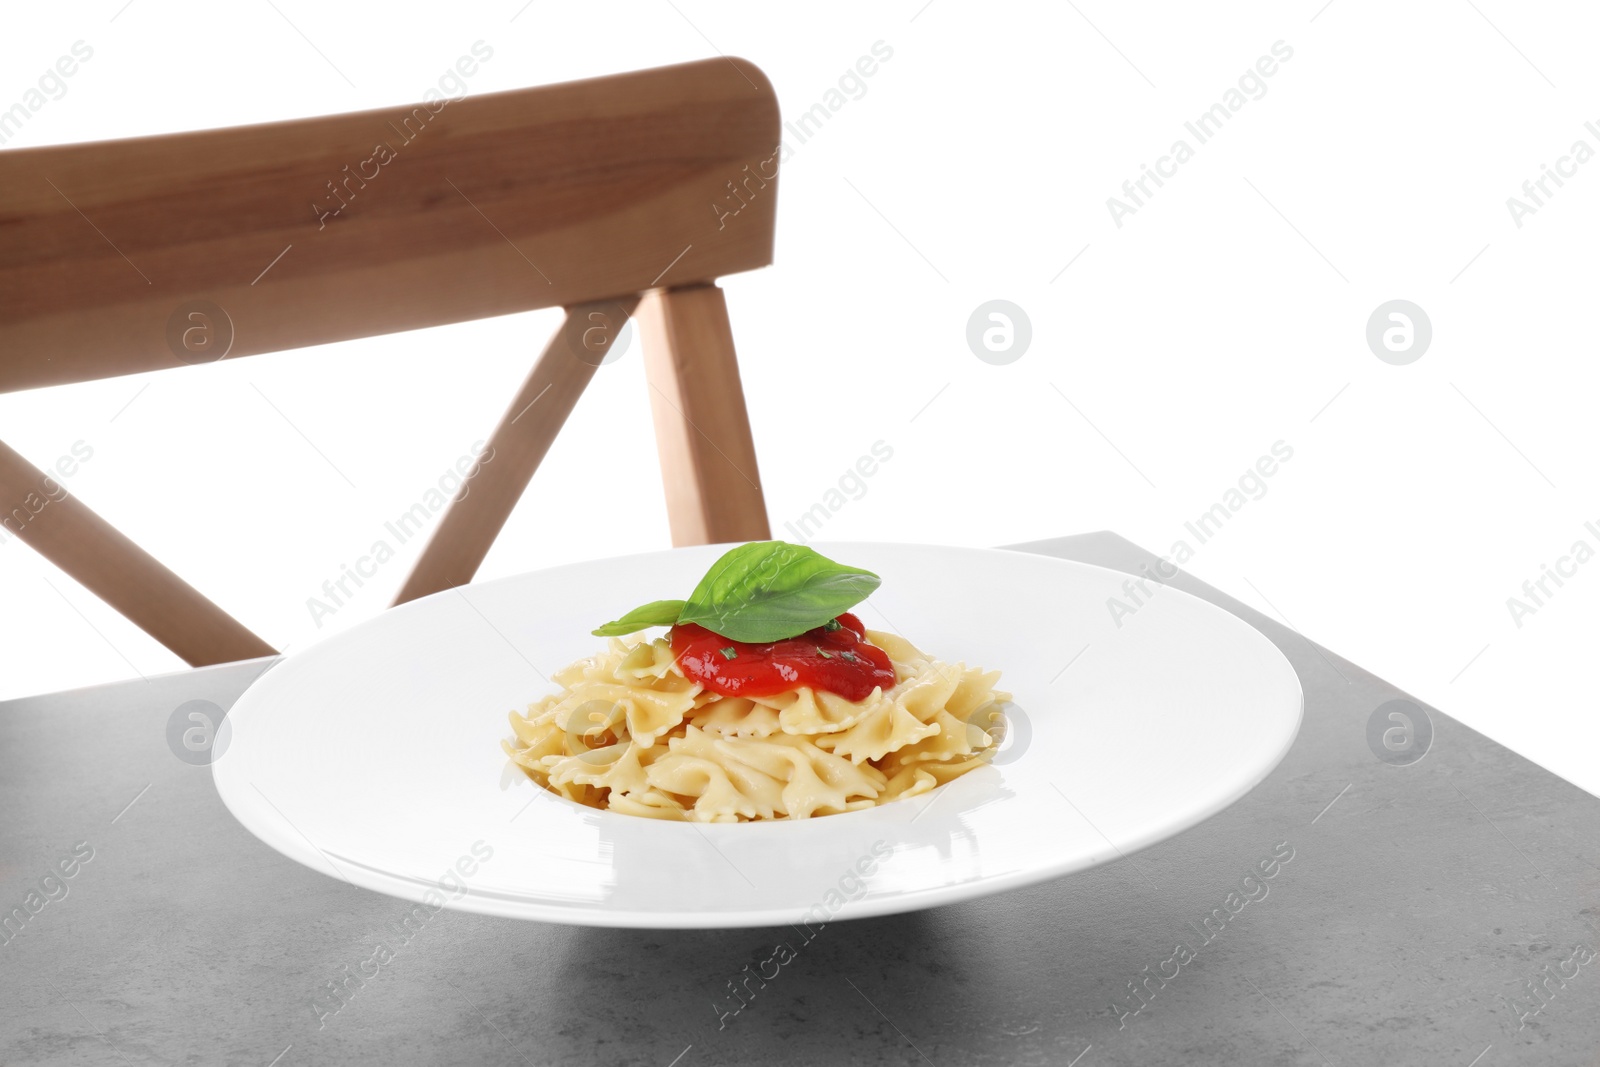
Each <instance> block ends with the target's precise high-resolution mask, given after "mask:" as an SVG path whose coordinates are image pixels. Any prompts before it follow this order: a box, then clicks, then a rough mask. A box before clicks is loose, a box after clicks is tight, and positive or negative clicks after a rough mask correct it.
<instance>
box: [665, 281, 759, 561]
mask: <svg viewBox="0 0 1600 1067" xmlns="http://www.w3.org/2000/svg"><path fill="white" fill-rule="evenodd" d="M639 323H640V327H641V329H640V332H641V334H642V335H643V340H644V360H645V374H646V377H647V378H648V380H649V387H650V409H651V413H652V414H653V415H654V417H655V426H656V447H657V450H658V451H659V452H660V457H661V477H662V481H663V482H664V483H665V484H666V490H667V517H668V519H669V520H670V522H671V527H672V543H673V544H674V545H703V544H715V543H718V542H723V541H765V540H768V539H769V538H771V536H772V532H771V528H770V527H769V526H768V524H767V505H766V500H765V498H764V497H763V495H762V492H761V475H760V472H759V471H758V470H757V468H756V450H755V443H754V441H753V440H752V439H751V436H750V418H749V414H748V412H747V411H746V409H745V403H744V387H743V386H742V385H741V384H740V381H739V364H738V361H737V358H736V357H735V354H734V348H733V329H732V327H731V325H730V324H729V322H728V305H727V302H726V300H725V298H724V297H723V293H722V290H721V289H719V288H718V287H717V286H715V285H698V286H693V287H690V288H684V289H666V290H657V291H654V292H651V293H649V294H647V295H646V296H645V299H644V301H643V303H642V304H641V305H640V307H639Z"/></svg>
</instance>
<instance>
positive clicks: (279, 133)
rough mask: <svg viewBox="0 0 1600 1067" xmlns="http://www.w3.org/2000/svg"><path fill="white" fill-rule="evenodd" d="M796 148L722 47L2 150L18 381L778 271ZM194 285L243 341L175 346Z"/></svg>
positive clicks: (4, 356) (1, 237)
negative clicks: (775, 254) (672, 58)
mask: <svg viewBox="0 0 1600 1067" xmlns="http://www.w3.org/2000/svg"><path fill="white" fill-rule="evenodd" d="M431 108H437V110H430V109H431ZM778 142H779V119H778V107H777V101H776V98H775V96H774V94H773V92H772V88H771V85H770V84H769V83H768V81H767V79H766V77H765V76H764V75H763V74H762V73H761V71H760V70H759V69H758V68H756V67H755V66H753V65H752V64H750V63H747V62H745V61H743V60H738V59H714V60H707V61H704V62H698V63H688V64H684V65H681V66H677V67H664V68H659V69H655V70H647V71H640V72H636V73H630V74H621V75H616V76H612V77H606V78H599V79H594V80H590V81H582V82H570V83H565V84H561V85H552V86H546V87H540V88H534V89H524V90H517V91H513V92H505V93H497V94H492V95H483V96H474V97H467V98H465V99H461V100H456V101H451V102H447V103H443V104H442V106H441V105H440V102H434V103H433V104H430V105H418V106H417V107H415V108H410V107H396V108H388V109H383V110H379V111H369V112H363V113H359V114H349V115H337V116H332V117H326V118H315V119H305V120H297V121H293V122H281V123H271V124H266V125H258V126H248V127H238V128H232V129H222V130H211V131H203V132H196V133H182V134H173V135H165V136H159V137H145V138H136V139H130V140H122V141H110V142H102V143H96V144H77V145H63V146H57V147H43V148H24V149H18V150H13V151H6V152H0V391H9V390H17V389H28V388H34V387H38V386H44V385H54V384H60V383H64V382H73V381H85V380H89V379H94V378H103V377H110V376H114V375H120V374H131V373H135V372H139V371H148V370H154V369H159V368H165V367H176V366H180V365H182V364H184V363H192V362H197V361H201V360H205V359H211V358H217V357H218V356H220V355H222V354H223V352H222V350H223V349H224V348H226V349H227V352H226V355H227V358H235V357H238V356H245V355H251V354H254V353H259V352H268V351H275V350H280V349H287V348H296V347H301V346H305V345H314V344H322V343H326V342H331V341H340V340H346V339H350V338H356V337H365V336H371V335H375V334H383V333H391V332H396V331H401V330H410V329H416V328H419V327H426V326H435V325H440V324H444V323H451V322H460V321H465V320H469V319H475V318H482V317H485V316H490V315H503V314H507V313H510V312H516V311H525V310H529V309H533V308H541V307H555V306H571V305H574V304H578V303H583V302H586V301H590V300H598V299H602V298H607V297H613V296H615V295H618V294H625V293H638V292H642V291H644V290H647V289H649V288H652V287H654V286H658V285H674V284H683V283H689V282H696V281H709V280H712V279H715V278H717V277H720V276H722V275H725V274H730V273H735V272H738V271H744V270H750V269H753V268H756V267H761V266H765V265H766V264H768V263H770V262H771V259H772V237H773V223H774V218H775V211H774V209H775V206H776V194H777V188H776V175H777V161H776V154H775V153H776V149H777V145H778ZM380 146H384V147H386V148H387V153H385V152H383V151H380V150H379V147H380ZM336 185H337V186H338V189H337V190H335V188H334V187H335V186H336ZM335 208H337V209H338V210H337V213H334V209H335ZM735 209H737V210H736V211H735ZM196 301H209V302H211V303H212V304H214V305H216V306H217V307H219V308H220V309H221V310H222V312H223V316H222V317H220V318H219V321H218V322H216V323H215V324H214V327H215V328H216V329H217V330H219V331H226V333H228V334H231V344H223V343H221V342H222V341H223V340H226V338H225V337H220V336H219V340H218V342H217V343H214V344H212V345H211V346H210V347H209V349H208V350H205V351H202V352H201V353H197V354H194V355H191V354H189V353H186V352H183V350H182V349H181V348H177V347H174V346H173V344H172V343H171V342H170V341H169V338H168V334H169V324H171V323H176V324H177V325H178V328H179V329H181V328H182V327H183V326H184V325H186V324H187V320H186V319H185V312H186V311H187V310H188V309H190V308H191V307H192V306H196V305H195V302H196ZM197 336H198V335H197ZM180 354H181V355H183V357H184V358H182V359H180V358H179V355H180Z"/></svg>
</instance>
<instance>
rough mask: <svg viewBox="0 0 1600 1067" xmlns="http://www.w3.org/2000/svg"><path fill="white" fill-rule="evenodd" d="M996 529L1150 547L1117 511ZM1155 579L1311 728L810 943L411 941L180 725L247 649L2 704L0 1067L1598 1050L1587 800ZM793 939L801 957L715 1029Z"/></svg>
mask: <svg viewBox="0 0 1600 1067" xmlns="http://www.w3.org/2000/svg"><path fill="white" fill-rule="evenodd" d="M1017 547H1020V548H1023V549H1025V550H1027V551H1032V552H1040V553H1045V554H1048V555H1054V556H1061V557H1066V558H1070V559H1078V560H1084V561H1087V562H1091V563H1097V564H1101V565H1104V566H1109V567H1115V568H1119V569H1122V570H1127V571H1130V572H1137V571H1139V570H1140V569H1141V568H1142V566H1143V565H1145V564H1147V563H1154V562H1155V557H1153V556H1152V555H1151V554H1150V553H1148V552H1145V551H1144V550H1142V549H1140V548H1138V547H1137V546H1135V545H1133V544H1131V543H1130V542H1128V541H1126V540H1124V539H1122V538H1120V537H1118V536H1116V535H1114V534H1110V533H1097V534H1084V535H1079V536H1075V537H1067V538H1061V539H1057V540H1051V541H1043V542H1038V543H1035V544H1029V545H1024V546H1017ZM1169 584H1171V585H1174V586H1177V587H1179V588H1182V589H1186V590H1187V591H1189V592H1191V593H1194V594H1196V595H1197V596H1200V597H1203V598H1205V599H1207V600H1210V601H1212V602H1213V603H1216V604H1219V605H1221V606H1222V607H1223V608H1225V609H1226V610H1228V611H1231V612H1233V613H1234V614H1236V615H1238V616H1240V617H1241V618H1243V619H1245V620H1246V621H1247V622H1249V623H1250V624H1251V625H1253V626H1255V627H1257V628H1258V629H1259V630H1260V631H1261V632H1262V633H1264V634H1266V636H1267V637H1268V638H1270V639H1271V640H1272V641H1273V642H1274V643H1275V644H1277V646H1278V647H1279V648H1281V649H1282V650H1283V652H1284V654H1285V655H1286V656H1287V657H1288V658H1289V660H1290V662H1291V663H1292V664H1293V665H1294V667H1295V670H1296V671H1297V672H1298V673H1299V676H1300V681H1301V685H1302V687H1303V688H1304V690H1305V695H1306V708H1305V719H1304V723H1303V725H1302V726H1301V729H1300V734H1299V736H1298V738H1297V739H1296V740H1295V743H1294V745H1293V747H1292V748H1291V750H1290V751H1289V753H1288V755H1287V756H1286V757H1285V758H1284V760H1283V762H1282V763H1281V764H1280V765H1279V766H1278V767H1277V769H1276V770H1274V771H1273V772H1272V773H1271V774H1270V775H1269V776H1268V777H1267V779H1266V780H1265V781H1264V782H1262V783H1261V785H1259V786H1258V787H1257V788H1256V789H1254V790H1253V791H1251V792H1250V793H1249V794H1247V795H1246V796H1245V797H1243V798H1242V799H1241V800H1239V801H1238V802H1237V803H1235V804H1233V805H1232V806H1231V807H1229V808H1227V809H1226V810H1224V811H1222V812H1220V813H1219V814H1217V815H1215V816H1213V817H1212V818H1210V819H1208V820H1206V821H1205V822H1203V823H1201V824H1200V825H1198V826H1196V827H1194V828H1193V829H1190V830H1188V831H1186V832H1184V833H1182V834H1180V835H1178V836H1177V837H1174V838H1171V839H1169V840H1167V841H1164V842H1162V843H1160V844H1157V845H1155V846H1153V847H1151V848H1148V849H1145V850H1143V851H1141V852H1139V853H1137V854H1136V855H1132V856H1130V857H1126V858H1124V859H1121V860H1118V861H1117V862H1115V863H1111V864H1108V865H1106V866H1103V867H1099V868H1096V869H1094V870H1091V871H1087V872H1082V873H1078V874H1073V875H1069V876H1067V877H1064V878H1060V879H1057V880H1055V881H1051V882H1046V883H1043V884H1040V885H1035V886H1032V887H1030V888H1026V889H1020V890H1015V891H1012V892H1009V893H1005V894H1002V895H999V896H994V897H989V898H985V899H981V900H975V901H970V902H967V903H962V904H956V905H951V906H948V907H941V908H936V909H933V910H930V911H924V912H918V913H913V914H907V915H897V916H893V917H889V918H881V919H863V920H856V921H850V922H838V923H830V924H829V925H828V926H827V927H826V928H825V929H822V930H820V931H818V932H816V934H815V936H814V937H813V938H812V939H811V940H809V941H802V940H801V939H800V938H799V937H798V936H797V933H796V931H795V930H793V929H790V928H786V927H785V928H774V929H736V930H707V931H650V930H617V929H588V928H581V927H570V926H557V925H547V924H543V923H536V922H521V921H516V920H509V919H496V918H488V917H484V916H478V915H471V914H464V913H457V912H453V911H443V912H439V913H438V914H437V915H435V916H433V917H432V918H431V919H429V920H428V921H427V922H426V923H425V924H423V925H420V926H416V925H413V927H411V928H410V929H409V930H405V931H403V940H402V938H401V936H397V925H396V924H398V923H399V922H400V921H401V920H402V919H403V918H404V917H405V916H406V914H407V913H408V912H409V911H410V907H411V906H410V905H409V904H406V903H403V902H401V901H399V900H395V899H392V898H390V897H386V896H382V895H380V894H377V893H372V892H368V891H366V890H362V889H357V888H354V887H352V886H350V885H347V884H345V883H343V882H340V881H337V880H335V879H333V878H331V877H327V876H325V875H323V874H320V873H318V872H316V871H313V870H310V869H307V868H305V867H302V866H300V865H299V864H296V863H294V862H292V861H290V860H288V859H286V858H284V857H283V856H281V855H279V854H278V853H277V852H275V851H273V850H272V849H270V848H268V847H267V846H266V845H264V844H262V843H261V842H259V841H257V840H256V839H255V838H254V837H253V836H251V835H250V834H249V833H248V832H246V831H245V830H244V829H243V827H241V826H240V825H239V824H238V823H237V822H235V821H234V820H233V818H232V817H231V816H230V815H229V814H228V812H227V811H226V810H225V809H224V807H223V805H222V802H221V800H220V799H219V798H218V796H217V793H216V790H215V789H214V788H213V786H212V782H211V774H210V770H209V768H208V767H206V766H203V765H202V766H196V765H191V764H189V763H186V762H184V761H182V760H180V759H178V758H176V757H175V755H174V752H173V750H172V749H171V748H169V744H168V741H167V729H168V721H169V718H170V717H171V716H172V714H173V711H174V709H175V708H177V707H178V706H179V705H181V704H183V703H185V702H187V701H191V700H206V701H211V702H213V703H214V704H216V705H218V706H219V707H221V708H224V709H225V708H227V707H229V706H231V704H232V702H233V701H234V700H235V699H237V698H238V696H239V695H240V693H242V692H243V691H244V689H245V688H246V687H247V686H248V685H249V683H250V682H251V680H252V679H253V678H255V677H256V676H257V675H258V674H259V673H260V672H261V671H262V670H263V669H264V667H265V666H266V665H267V662H268V661H254V662H249V663H242V664H230V665H227V666H223V667H213V668H206V669H202V670H193V671H186V672H182V673H179V674H173V675H168V676H163V677H157V678H152V679H149V680H147V681H145V680H141V681H132V682H120V683H116V684H113V685H105V686H99V687H95V688H91V689H84V690H78V691H74V692H68V693H60V694H54V695H49V696H42V697H33V698H28V699H25V700H18V701H12V702H9V703H5V704H0V919H9V922H7V923H4V924H0V1063H3V1064H7V1065H18V1064H32V1063H72V1064H102V1063H103V1064H115V1065H123V1067H126V1065H129V1064H253V1065H260V1067H266V1065H269V1064H271V1065H276V1067H297V1065H300V1064H311V1063H328V1064H336V1063H349V1062H382V1063H385V1064H413V1063H415V1064H455V1063H461V1064H509V1065H535V1064H537V1065H543V1064H588V1063H595V1064H639V1065H646V1067H701V1065H705V1064H752V1063H760V1064H846V1063H887V1064H923V1065H930V1064H931V1065H934V1067H955V1065H961V1064H1064V1065H1067V1064H1070V1065H1075V1067H1109V1065H1113V1064H1130V1065H1131V1064H1185V1065H1201V1064H1219V1065H1220V1064H1228V1065H1236V1064H1303V1065H1306V1067H1315V1065H1338V1067H1345V1065H1348V1064H1375V1065H1377V1064H1381V1065H1398V1064H1430V1065H1444V1067H1500V1065H1503V1064H1510V1063H1525V1064H1541V1065H1555V1064H1595V1063H1597V1062H1600V1011H1597V1010H1596V1009H1597V1008H1600V960H1597V959H1596V958H1595V955H1594V952H1593V951H1592V950H1593V949H1594V948H1595V947H1596V946H1600V931H1597V929H1596V907H1597V906H1600V868H1597V867H1596V866H1595V864H1596V863H1600V801H1597V800H1596V798H1595V797H1592V796H1590V795H1589V794H1587V793H1585V792H1583V791H1582V790H1581V789H1579V788H1577V787H1576V786H1573V785H1571V784H1569V783H1567V782H1566V781H1563V780H1562V779H1560V778H1557V777H1556V776H1554V775H1552V774H1550V773H1548V772H1546V771H1544V770H1542V769H1541V768H1539V767H1537V766H1535V765H1534V764H1532V763H1530V762H1528V761H1527V760H1525V759H1523V758H1522V757H1520V756H1518V755H1517V754H1516V753H1514V752H1511V751H1509V750H1508V749H1505V748H1503V747H1501V746H1500V745H1498V744H1495V743H1494V742H1493V741H1490V740H1489V739H1487V738H1485V737H1483V736H1482V735H1480V734H1478V733H1475V732H1474V731H1472V730H1470V729H1468V728H1467V727H1465V726H1462V725H1461V724H1460V723H1458V722H1456V721H1455V720H1453V719H1450V718H1448V717H1447V716H1445V715H1444V714H1442V713H1440V712H1438V711H1436V710H1434V709H1431V708H1425V709H1421V710H1419V709H1418V708H1417V707H1416V706H1415V705H1414V704H1411V705H1408V704H1400V705H1389V702H1390V701H1393V700H1404V699H1406V698H1405V697H1404V694H1402V693H1399V692H1397V691H1396V690H1395V689H1394V688H1393V687H1392V686H1390V685H1387V684H1386V683H1384V682H1383V681H1381V680H1380V679H1378V678H1375V677H1373V676H1372V675H1370V674H1368V673H1366V672H1365V671H1362V670H1361V669H1360V668H1358V667H1356V666H1355V665H1353V664H1351V663H1349V662H1347V661H1345V660H1343V659H1340V658H1339V657H1338V656H1336V655H1334V654H1333V653H1331V652H1329V651H1327V650H1325V649H1322V648H1319V647H1318V646H1316V645H1314V644H1312V643H1311V642H1310V641H1308V640H1307V639H1306V638H1304V637H1301V636H1299V635H1298V634H1296V633H1295V632H1294V631H1292V630H1290V629H1288V628H1287V627H1285V626H1283V625H1281V624H1280V623H1278V622H1276V621H1274V620H1272V619H1269V618H1267V617H1265V616H1263V615H1261V614H1260V613H1258V612H1256V611H1254V610H1252V609H1250V608H1248V607H1246V606H1245V605H1243V604H1241V603H1239V602H1237V601H1235V600H1232V599H1231V598H1229V597H1227V596H1225V595H1223V594H1221V593H1219V592H1217V591H1216V590H1214V589H1212V588H1210V587H1209V586H1206V585H1204V584H1202V583H1200V582H1198V581H1196V580H1194V579H1193V578H1191V577H1189V576H1188V575H1186V574H1181V573H1180V574H1179V575H1178V576H1177V577H1175V578H1173V579H1172V580H1171V582H1170V583H1169ZM1380 709H1382V710H1380ZM1395 711H1398V712H1399V713H1401V714H1403V715H1405V716H1407V718H1406V719H1394V718H1391V717H1390V712H1395ZM1374 722H1375V723H1376V726H1375V727H1374V726H1373V725H1372V724H1373V723H1374ZM1407 722H1409V723H1410V727H1411V733H1410V741H1409V747H1408V742H1407V735H1406V733H1405V730H1406V724H1407ZM1430 727H1431V729H1430ZM1385 730H1389V731H1391V732H1390V733H1389V735H1388V745H1387V747H1386V745H1385V742H1384V739H1383V738H1384V731H1385ZM1430 733H1431V737H1429V735H1430ZM1424 741H1426V745H1427V748H1426V754H1425V756H1423V758H1421V759H1419V760H1414V761H1412V760H1413V758H1414V757H1415V756H1416V755H1417V753H1418V752H1419V751H1421V750H1422V748H1423V744H1424ZM1380 754H1381V756H1382V757H1383V758H1380ZM1408 761H1410V762H1408ZM1040 832H1041V833H1045V832H1048V826H1045V825H1042V826H1041V828H1040ZM1262 864H1265V865H1266V868H1265V869H1270V870H1271V871H1272V872H1273V873H1272V877H1271V878H1259V877H1257V878H1254V879H1252V880H1250V881H1248V882H1247V881H1245V878H1246V876H1249V875H1252V874H1257V875H1259V872H1260V871H1261V870H1263V867H1262V866H1261V865H1262ZM69 870H70V872H71V874H70V876H64V875H63V873H62V872H63V871H69ZM1263 893H1264V894H1265V895H1262V894H1263ZM19 916H20V918H19ZM780 942H786V943H789V944H790V945H791V947H793V948H795V951H796V953H797V954H796V957H795V958H794V959H793V960H792V961H791V962H789V963H788V965H787V966H784V967H783V968H782V969H781V971H780V972H779V974H778V975H777V977H775V978H773V979H772V980H771V981H770V982H768V983H767V984H766V985H765V986H764V987H763V988H761V989H760V990H759V991H758V992H757V993H756V995H755V996H754V997H753V999H751V1000H750V1002H749V1004H748V1005H747V1006H746V1007H745V1008H744V1009H743V1010H742V1011H740V1012H739V1013H738V1014H737V1015H733V1016H730V1017H726V1018H721V1019H719V1011H720V1010H721V1009H719V1008H718V1007H714V1005H716V1004H722V1005H724V1006H725V1005H726V998H727V996H728V993H727V987H728V983H729V981H730V980H731V979H733V978H734V977H735V976H736V975H739V974H740V972H741V970H742V969H743V968H744V967H745V966H746V965H747V964H759V963H760V962H761V961H764V960H767V959H768V958H770V957H772V956H773V954H774V948H775V946H776V945H777V944H778V943H780ZM379 943H384V944H387V945H390V946H391V947H392V958H391V959H389V960H388V962H387V964H386V965H384V966H382V967H381V969H380V970H379V971H378V973H377V974H376V976H375V977H371V978H368V979H367V980H365V982H364V984H362V985H359V986H358V985H356V983H355V982H353V981H352V982H347V983H345V984H344V985H343V986H342V987H341V988H342V989H344V990H345V991H346V992H345V995H344V997H343V999H341V1000H332V999H328V998H329V993H328V990H329V988H330V987H329V983H331V982H342V981H343V980H344V979H345V976H346V975H347V974H349V973H351V972H352V971H354V970H355V969H356V968H357V965H358V964H359V963H361V961H363V960H367V959H369V958H371V957H372V955H373V953H374V949H375V946H377V945H378V944H379ZM1180 946H1182V947H1181V948H1180ZM319 998H323V999H321V1000H320V1001H319ZM318 1003H321V1005H322V1007H321V1008H320V1009H319V1008H318V1007H317V1004H318ZM332 1004H338V1005H340V1006H339V1008H338V1010H337V1011H329V1010H328V1006H329V1005H332Z"/></svg>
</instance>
